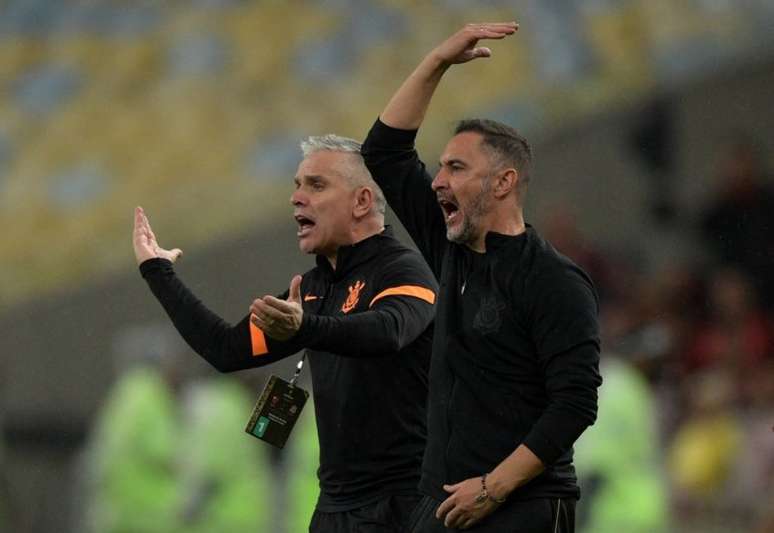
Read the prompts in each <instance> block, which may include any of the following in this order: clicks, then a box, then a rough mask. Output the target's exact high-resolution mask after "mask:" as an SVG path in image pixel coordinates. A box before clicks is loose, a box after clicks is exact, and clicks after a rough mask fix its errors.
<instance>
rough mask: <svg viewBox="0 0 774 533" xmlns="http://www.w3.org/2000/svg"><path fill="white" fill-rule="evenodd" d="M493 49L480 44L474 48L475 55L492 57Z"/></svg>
mask: <svg viewBox="0 0 774 533" xmlns="http://www.w3.org/2000/svg"><path fill="white" fill-rule="evenodd" d="M491 55H492V50H491V49H490V48H487V47H486V46H479V47H478V48H474V49H473V57H491Z"/></svg>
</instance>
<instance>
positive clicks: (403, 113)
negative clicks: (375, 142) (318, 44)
mask: <svg viewBox="0 0 774 533" xmlns="http://www.w3.org/2000/svg"><path fill="white" fill-rule="evenodd" d="M518 28H519V25H518V24H516V23H515V22H485V23H479V24H466V25H465V27H464V28H462V29H461V30H459V31H458V32H457V33H455V34H454V35H452V36H451V37H449V38H448V39H446V40H445V41H444V42H442V43H441V44H439V45H438V46H437V47H436V48H434V49H433V50H432V51H431V52H430V53H429V54H427V55H426V56H425V57H424V59H423V60H422V61H421V62H420V63H419V66H417V68H416V69H415V70H414V72H412V73H411V75H410V76H409V77H408V78H407V79H406V81H404V82H403V85H401V86H400V88H399V89H398V91H397V92H396V93H395V94H394V95H393V97H392V99H390V102H389V103H388V104H387V107H385V108H384V111H383V112H382V114H381V117H380V118H381V120H382V122H384V123H385V124H387V125H388V126H392V127H393V128H398V129H402V130H416V129H418V128H419V126H420V125H421V124H422V120H423V119H424V117H425V112H426V111H427V108H428V106H429V105H430V99H431V98H432V97H433V93H434V92H435V89H436V87H438V83H439V82H440V81H441V78H442V77H443V75H444V73H445V72H446V70H447V69H448V68H449V67H450V66H451V65H455V64H459V63H467V62H468V61H471V60H473V59H476V58H479V57H489V56H491V55H492V51H491V50H490V49H489V48H486V47H483V46H482V47H479V46H477V44H478V41H480V40H482V39H502V38H504V37H506V36H508V35H511V34H513V33H514V32H516V30H517V29H518Z"/></svg>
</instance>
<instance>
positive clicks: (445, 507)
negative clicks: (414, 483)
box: [435, 496, 455, 520]
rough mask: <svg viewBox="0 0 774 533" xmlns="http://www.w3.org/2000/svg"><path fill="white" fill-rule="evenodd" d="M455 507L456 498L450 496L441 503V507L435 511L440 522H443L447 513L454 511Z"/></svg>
mask: <svg viewBox="0 0 774 533" xmlns="http://www.w3.org/2000/svg"><path fill="white" fill-rule="evenodd" d="M454 505H455V502H454V496H449V497H448V498H446V499H445V500H444V501H443V502H442V503H441V505H439V506H438V509H437V510H436V511H435V517H436V518H437V519H438V520H443V518H444V517H445V516H446V513H448V512H449V511H451V510H452V509H454Z"/></svg>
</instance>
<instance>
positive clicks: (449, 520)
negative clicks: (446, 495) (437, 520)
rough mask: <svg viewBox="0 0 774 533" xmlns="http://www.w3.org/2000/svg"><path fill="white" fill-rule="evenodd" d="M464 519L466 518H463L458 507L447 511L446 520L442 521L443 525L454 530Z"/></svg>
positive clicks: (462, 513)
mask: <svg viewBox="0 0 774 533" xmlns="http://www.w3.org/2000/svg"><path fill="white" fill-rule="evenodd" d="M466 519H467V517H466V516H465V514H464V511H463V510H462V509H461V508H459V507H455V508H454V509H452V510H451V511H449V514H447V515H446V519H445V520H444V521H443V525H445V526H446V527H450V528H456V527H457V526H458V525H459V524H460V523H461V522H463V521H464V520H466Z"/></svg>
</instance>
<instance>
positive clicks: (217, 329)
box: [133, 207, 302, 372]
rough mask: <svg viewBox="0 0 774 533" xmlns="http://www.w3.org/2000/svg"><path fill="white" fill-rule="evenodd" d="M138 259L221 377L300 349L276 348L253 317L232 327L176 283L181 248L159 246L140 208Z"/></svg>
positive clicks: (172, 314) (158, 294) (190, 342)
mask: <svg viewBox="0 0 774 533" xmlns="http://www.w3.org/2000/svg"><path fill="white" fill-rule="evenodd" d="M133 243H134V253H135V258H136V260H137V264H138V265H139V267H140V273H141V274H142V276H143V278H145V281H146V282H147V283H148V286H149V287H150V289H151V292H153V295H154V296H155V297H156V298H157V299H158V301H159V303H160V304H161V306H162V307H163V308H164V310H165V311H166V313H167V315H169V318H170V319H171V320H172V324H173V325H174V326H175V329H177V331H178V332H179V333H180V335H181V336H182V337H183V339H185V341H186V342H187V343H188V345H189V346H190V347H191V348H192V349H193V350H194V351H195V352H196V353H198V354H199V355H201V356H202V357H203V358H204V359H205V360H206V361H207V362H208V363H210V364H211V365H212V366H214V367H215V368H216V369H218V370H220V371H221V372H231V371H234V370H241V369H243V368H253V367H257V366H263V365H266V364H269V363H273V362H274V361H277V360H279V359H282V358H283V357H287V356H289V355H292V354H294V353H296V352H297V351H298V350H300V349H301V348H302V347H301V346H299V345H297V344H295V343H293V342H272V341H271V340H269V339H266V338H265V337H264V335H263V332H262V331H261V330H260V329H259V328H257V327H255V326H254V325H252V324H251V323H250V320H249V318H250V317H249V316H246V317H244V318H243V319H242V320H241V321H240V322H239V323H237V324H236V325H231V324H229V323H227V322H226V321H225V320H223V319H222V318H220V317H219V316H218V315H216V314H215V313H213V312H212V311H211V310H210V309H208V308H207V306H205V305H204V304H203V303H202V302H201V301H199V299H198V298H197V297H196V296H195V295H194V294H193V293H192V292H191V291H190V289H188V287H186V286H185V284H184V283H183V282H182V281H181V280H180V278H178V277H177V274H175V271H174V269H173V268H172V264H173V263H174V262H175V261H176V260H177V259H178V258H179V257H180V256H181V255H182V251H180V249H178V248H174V249H172V250H167V249H165V248H162V247H161V246H159V243H158V240H157V239H156V235H155V234H154V233H153V230H152V229H151V226H150V222H148V218H147V217H146V216H145V213H144V212H143V210H142V208H140V207H138V208H136V209H135V212H134V234H133Z"/></svg>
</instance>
